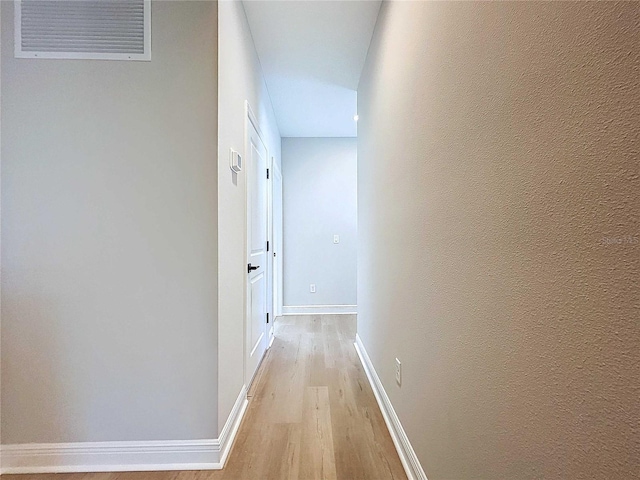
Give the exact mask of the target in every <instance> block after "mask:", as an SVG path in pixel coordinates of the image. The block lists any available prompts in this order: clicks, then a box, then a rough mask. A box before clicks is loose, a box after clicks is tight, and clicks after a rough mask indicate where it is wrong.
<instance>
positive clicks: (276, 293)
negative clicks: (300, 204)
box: [269, 158, 284, 328]
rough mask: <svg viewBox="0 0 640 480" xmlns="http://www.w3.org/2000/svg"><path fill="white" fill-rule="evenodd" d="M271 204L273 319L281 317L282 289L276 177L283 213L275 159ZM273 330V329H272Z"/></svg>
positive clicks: (281, 206) (280, 173)
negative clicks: (274, 254)
mask: <svg viewBox="0 0 640 480" xmlns="http://www.w3.org/2000/svg"><path fill="white" fill-rule="evenodd" d="M271 172H272V175H271V189H270V191H271V204H270V206H269V213H270V217H271V222H270V223H271V245H272V248H271V265H272V270H271V283H272V293H271V297H272V299H273V317H274V319H275V317H277V316H280V315H282V301H281V299H282V289H283V287H284V283H283V281H282V261H283V258H282V250H283V248H280V249H279V251H276V247H278V245H276V234H275V223H276V221H275V218H276V215H275V213H276V207H278V206H277V205H276V204H275V203H274V199H275V191H276V182H275V179H276V176H277V177H279V178H280V190H281V191H280V206H279V208H280V214H281V215H282V211H283V205H282V170H281V168H280V167H279V166H278V163H277V162H276V161H275V158H272V159H271ZM283 226H284V222H283V224H281V225H280V242H282V241H283V236H284V231H283ZM273 252H276V254H277V256H276V257H275V258H274V256H273ZM276 270H277V271H278V274H279V276H278V281H277V282H276V281H275V280H276V279H275V272H276ZM272 328H273V327H272Z"/></svg>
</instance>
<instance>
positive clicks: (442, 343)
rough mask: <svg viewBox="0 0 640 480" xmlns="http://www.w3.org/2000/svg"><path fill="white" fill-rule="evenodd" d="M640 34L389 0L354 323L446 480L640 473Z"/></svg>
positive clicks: (363, 110) (369, 111)
mask: <svg viewBox="0 0 640 480" xmlns="http://www.w3.org/2000/svg"><path fill="white" fill-rule="evenodd" d="M639 34H640V8H639V6H638V4H637V3H635V2H628V3H591V2H588V3H587V2H584V3H583V2H578V3H564V2H562V3H560V2H553V3H526V2H523V3H520V2H514V3H488V2H477V3H446V2H445V3H439V2H434V3H431V2H389V3H385V4H384V5H383V7H382V12H381V16H380V18H379V21H378V25H377V29H376V33H375V35H374V39H373V43H372V46H371V49H370V51H369V55H368V60H367V62H366V66H365V70H364V73H363V77H362V79H361V83H360V88H359V91H358V98H359V105H358V112H359V114H360V122H359V125H358V133H359V138H358V141H359V143H358V206H359V217H358V230H359V239H360V243H359V252H358V253H359V258H358V265H359V272H358V282H359V283H358V303H359V316H358V330H359V334H360V336H361V337H362V340H363V342H364V345H365V346H366V348H367V350H368V352H369V354H370V356H371V358H372V361H373V363H374V365H375V368H376V369H377V371H378V373H379V374H380V377H381V379H382V382H383V384H384V386H385V388H386V390H387V392H388V393H389V396H390V398H391V400H392V402H393V404H394V406H395V409H396V410H397V412H398V414H399V417H400V420H401V421H402V423H403V425H404V428H405V429H406V431H407V433H408V436H409V439H410V440H411V442H412V444H413V446H414V448H415V450H416V452H417V454H418V456H419V458H420V461H421V463H422V465H423V467H424V469H425V471H426V473H427V476H428V477H429V479H430V480H443V479H456V480H462V479H472V478H473V479H497V478H509V479H519V480H524V479H533V478H546V479H566V478H571V479H603V480H605V479H606V480H609V479H614V478H615V479H623V478H635V477H637V475H638V471H640V430H639V428H638V425H640V410H639V408H638V399H639V398H640V324H639V319H640V288H639V285H638V273H639V271H638V266H639V261H640V232H639V223H638V212H639V211H640V200H639V197H638V194H639V193H640V164H639V161H638V155H639V152H640V49H639V48H638V38H639ZM627 236H630V237H631V239H630V238H628V237H627ZM603 238H609V239H620V240H619V241H618V240H615V243H614V242H613V241H609V242H608V243H607V242H603V241H602V239H603ZM634 239H635V240H634ZM396 356H397V357H398V358H400V360H401V361H402V362H403V375H404V378H403V385H402V387H401V388H400V387H398V386H396V384H395V381H394V358H395V357H396Z"/></svg>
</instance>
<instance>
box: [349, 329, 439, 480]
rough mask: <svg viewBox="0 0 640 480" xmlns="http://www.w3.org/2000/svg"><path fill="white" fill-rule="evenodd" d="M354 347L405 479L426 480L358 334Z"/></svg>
mask: <svg viewBox="0 0 640 480" xmlns="http://www.w3.org/2000/svg"><path fill="white" fill-rule="evenodd" d="M355 347H356V351H357V352H358V356H359V357H360V362H362V366H363V368H364V371H365V373H366V374H367V378H368V379H369V383H370V384H371V388H372V390H373V394H374V395H375V397H376V400H377V401H378V406H379V407H380V410H381V411H382V416H383V417H384V421H385V423H386V424H387V428H388V429H389V433H390V434H391V438H392V439H393V444H394V445H395V446H396V450H397V451H398V455H399V456H400V461H401V462H402V466H403V467H404V470H405V472H406V473H407V478H408V479H409V480H427V475H426V474H425V473H424V470H423V468H422V465H421V464H420V461H419V460H418V457H417V455H416V452H415V451H414V450H413V447H412V446H411V442H409V438H408V437H407V434H406V433H405V431H404V428H403V427H402V424H401V423H400V419H399V418H398V415H397V414H396V411H395V410H394V408H393V405H392V404H391V400H389V397H388V395H387V392H386V391H385V389H384V386H383V385H382V382H381V381H380V377H378V374H377V373H376V369H375V368H374V367H373V364H372V363H371V359H370V358H369V355H368V354H367V350H366V349H365V348H364V345H363V343H362V340H361V339H360V336H359V335H358V334H356V343H355Z"/></svg>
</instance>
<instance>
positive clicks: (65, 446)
mask: <svg viewBox="0 0 640 480" xmlns="http://www.w3.org/2000/svg"><path fill="white" fill-rule="evenodd" d="M247 405H248V400H247V389H246V388H245V387H243V388H242V390H241V391H240V394H239V395H238V399H237V400H236V403H235V405H234V406H233V409H232V410H231V413H230V414H229V418H228V419H227V421H226V423H225V425H224V427H223V428H222V431H221V433H220V436H219V438H215V439H205V440H163V441H138V442H81V443H29V444H19V445H2V446H0V458H1V459H2V470H1V471H0V473H2V474H7V473H74V472H140V471H162V470H219V469H221V468H222V467H224V464H225V462H226V460H227V457H228V455H229V452H230V451H231V447H232V445H233V441H234V439H235V436H236V434H237V432H238V428H239V427H240V423H241V422H242V417H243V416H244V413H245V411H246V409H247Z"/></svg>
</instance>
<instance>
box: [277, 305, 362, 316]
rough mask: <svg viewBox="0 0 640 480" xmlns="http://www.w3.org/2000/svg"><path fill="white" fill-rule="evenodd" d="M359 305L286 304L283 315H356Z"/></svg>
mask: <svg viewBox="0 0 640 480" xmlns="http://www.w3.org/2000/svg"><path fill="white" fill-rule="evenodd" d="M357 313H358V306H357V305H285V306H284V307H282V315H355V314H357Z"/></svg>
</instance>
